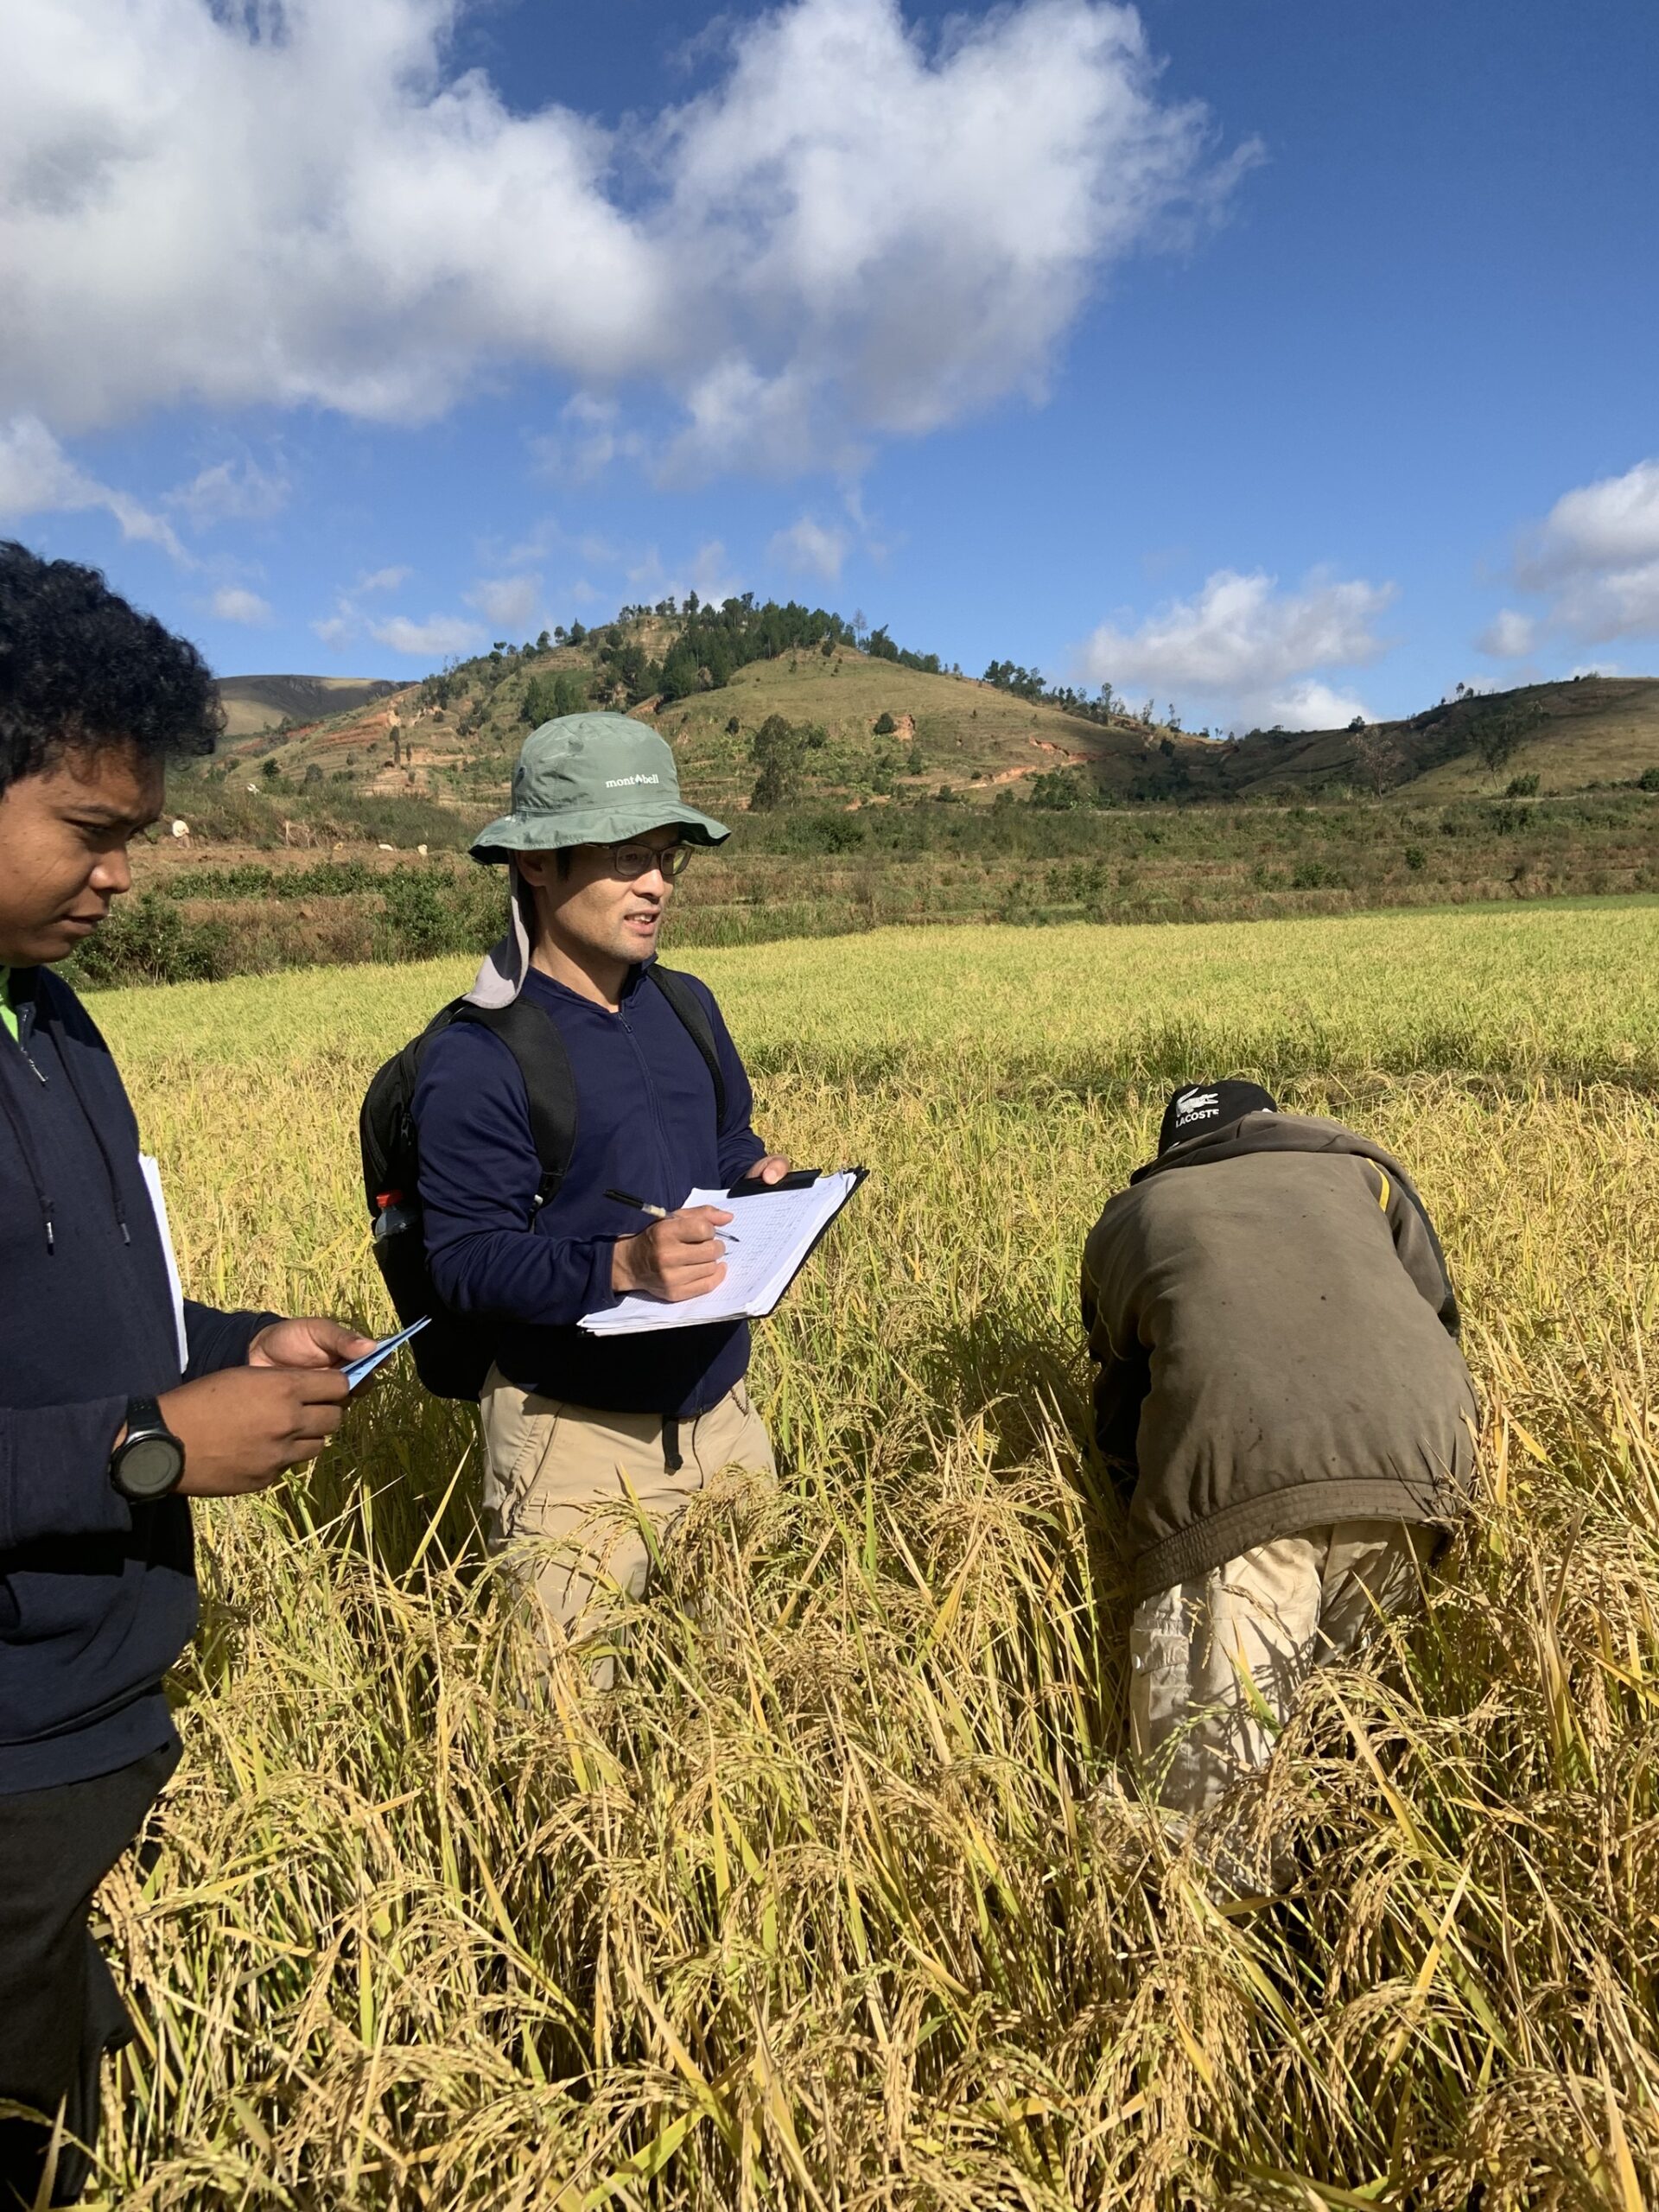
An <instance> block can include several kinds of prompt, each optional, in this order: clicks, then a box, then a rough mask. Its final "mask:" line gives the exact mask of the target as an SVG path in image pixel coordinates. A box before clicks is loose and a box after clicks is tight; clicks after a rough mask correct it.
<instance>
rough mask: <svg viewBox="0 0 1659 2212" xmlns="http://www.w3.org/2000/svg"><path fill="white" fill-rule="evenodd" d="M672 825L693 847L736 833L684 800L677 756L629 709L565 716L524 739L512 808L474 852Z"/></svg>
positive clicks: (593, 841)
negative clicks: (688, 804) (629, 714)
mask: <svg viewBox="0 0 1659 2212" xmlns="http://www.w3.org/2000/svg"><path fill="white" fill-rule="evenodd" d="M670 825H671V826H672V827H673V828H675V829H678V830H680V831H682V832H683V835H684V837H685V839H686V842H688V844H693V845H721V844H724V842H726V840H727V838H728V837H729V836H731V834H732V833H731V831H730V830H729V829H728V828H727V827H726V825H725V823H723V822H716V821H715V820H714V818H713V817H712V816H709V815H707V814H699V813H698V811H697V810H696V807H694V806H687V805H686V804H685V803H684V801H683V799H682V798H681V797H680V776H679V770H678V769H677V767H676V766H675V762H674V754H673V753H672V751H671V748H670V747H669V746H668V744H667V743H666V741H664V739H662V738H660V737H658V734H657V733H656V731H655V730H654V729H647V728H646V727H645V724H644V723H643V722H637V721H632V719H631V718H630V717H629V716H628V715H606V714H593V715H560V716H559V717H558V719H557V721H550V722H543V724H542V725H541V727H540V728H538V729H533V730H531V734H530V735H529V736H528V737H527V738H526V739H525V740H524V750H523V752H522V753H520V754H519V755H518V766H517V767H516V768H515V769H514V770H513V772H512V812H511V813H510V814H504V815H502V816H501V817H499V819H498V820H497V821H494V822H492V823H490V824H489V826H488V827H487V829H480V832H479V834H478V836H477V837H476V839H475V840H474V844H473V858H474V860H475V861H510V860H511V859H512V856H513V855H514V854H515V853H546V852H556V851H557V850H558V849H560V848H561V847H562V846H566V845H620V844H621V843H623V842H625V841H626V839H627V838H630V837H639V836H644V834H645V831H646V830H647V829H663V828H665V827H668V826H670Z"/></svg>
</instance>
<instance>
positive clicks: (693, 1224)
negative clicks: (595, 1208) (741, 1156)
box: [611, 1206, 731, 1305]
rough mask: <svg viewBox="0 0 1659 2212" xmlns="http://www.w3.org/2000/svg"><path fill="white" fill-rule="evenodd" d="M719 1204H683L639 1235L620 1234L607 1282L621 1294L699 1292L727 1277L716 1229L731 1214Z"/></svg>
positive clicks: (674, 1297)
mask: <svg viewBox="0 0 1659 2212" xmlns="http://www.w3.org/2000/svg"><path fill="white" fill-rule="evenodd" d="M730 1219H731V1215H730V1214H729V1213H724V1212H722V1211H721V1209H720V1208H719V1207H718V1206H689V1207H683V1208H682V1210H681V1211H679V1212H678V1213H671V1214H669V1215H667V1216H666V1217H664V1219H663V1220H661V1221H654V1222H652V1225H651V1227H650V1228H649V1229H647V1230H644V1231H642V1232H641V1234H640V1235H639V1236H624V1237H622V1238H621V1239H620V1241H619V1242H618V1243H617V1245H616V1246H615V1248H614V1249H613V1253H612V1255H611V1288H612V1289H613V1290H614V1291H618V1292H620V1294H623V1295H624V1296H626V1294H627V1293H628V1292H630V1291H640V1292H643V1293H644V1294H645V1296H646V1297H647V1298H664V1299H667V1300H669V1301H670V1303H671V1304H675V1305H677V1304H678V1303H679V1301H680V1300H682V1299H685V1298H701V1297H702V1294H703V1293H704V1291H706V1290H717V1289H718V1288H719V1287H720V1285H721V1283H722V1282H724V1281H725V1280H726V1247H725V1246H724V1245H723V1244H722V1243H721V1241H720V1232H721V1230H722V1229H723V1228H724V1227H725V1225H726V1224H727V1223H728V1221H729V1220H730Z"/></svg>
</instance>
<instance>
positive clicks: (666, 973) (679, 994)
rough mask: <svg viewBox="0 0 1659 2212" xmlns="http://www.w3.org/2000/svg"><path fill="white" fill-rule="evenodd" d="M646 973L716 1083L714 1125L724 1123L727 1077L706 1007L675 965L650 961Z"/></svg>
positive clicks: (719, 1126) (688, 977) (716, 1126)
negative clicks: (722, 1070) (671, 1009)
mask: <svg viewBox="0 0 1659 2212" xmlns="http://www.w3.org/2000/svg"><path fill="white" fill-rule="evenodd" d="M645 973H646V975H647V976H650V978H651V980H652V982H653V983H655V984H656V986H657V988H658V990H659V991H660V992H661V993H662V995H663V996H664V998H665V999H666V1000H667V1001H668V1002H669V1004H670V1006H671V1007H673V1009H674V1011H675V1013H676V1014H678V1016H679V1018H680V1020H681V1021H682V1023H683V1025H684V1027H685V1031H686V1033H687V1035H688V1036H689V1037H690V1039H691V1042H692V1043H693V1044H694V1045H695V1046H696V1048H697V1050H698V1051H699V1052H701V1053H702V1057H703V1059H704V1062H705V1063H706V1065H707V1066H708V1069H709V1074H710V1075H711V1076H712V1077H713V1078H714V1084H715V1128H716V1129H723V1128H725V1126H726V1078H725V1077H724V1075H723V1074H722V1073H721V1066H720V1048H719V1046H717V1045H716V1044H715V1028H714V1024H713V1023H712V1022H711V1021H710V1020H709V1009H708V1007H706V1006H704V1004H703V1002H702V1000H701V999H700V998H699V997H698V995H697V994H696V991H695V990H693V989H692V988H691V978H690V976H686V975H683V974H682V973H681V972H680V970H679V969H677V968H664V966H663V965H662V963H660V962H659V961H655V960H653V961H652V964H651V966H650V967H649V968H647V969H646V970H645Z"/></svg>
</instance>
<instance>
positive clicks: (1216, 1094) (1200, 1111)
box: [1158, 1076, 1279, 1153]
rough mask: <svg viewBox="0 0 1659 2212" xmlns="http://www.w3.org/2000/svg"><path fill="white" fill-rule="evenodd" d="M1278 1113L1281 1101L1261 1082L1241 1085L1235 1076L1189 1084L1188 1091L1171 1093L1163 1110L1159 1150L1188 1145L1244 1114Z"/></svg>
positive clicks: (1186, 1088)
mask: <svg viewBox="0 0 1659 2212" xmlns="http://www.w3.org/2000/svg"><path fill="white" fill-rule="evenodd" d="M1278 1111H1279V1101H1278V1100H1277V1099H1276V1098H1275V1097H1274V1095H1273V1093H1272V1092H1271V1091H1270V1090H1262V1086H1261V1084H1259V1083H1241V1082H1239V1081H1238V1079H1237V1078H1236V1077H1232V1076H1230V1077H1227V1078H1226V1079H1225V1080H1224V1082H1221V1083H1189V1084H1187V1085H1186V1087H1185V1090H1177V1091H1175V1092H1173V1094H1172V1096H1171V1097H1170V1102H1169V1103H1168V1105H1167V1106H1166V1107H1165V1109H1164V1120H1163V1126H1162V1127H1161V1128H1160V1130H1159V1132H1158V1149H1159V1151H1160V1153H1161V1152H1167V1151H1168V1150H1169V1148H1170V1147H1171V1145H1173V1144H1185V1141H1186V1140H1187V1139H1188V1137H1196V1136H1198V1135H1202V1134H1203V1132H1204V1131H1205V1129H1222V1128H1226V1126H1227V1124H1228V1123H1229V1122H1236V1121H1237V1119H1238V1118H1239V1116H1240V1115H1241V1114H1276V1113H1277V1112H1278Z"/></svg>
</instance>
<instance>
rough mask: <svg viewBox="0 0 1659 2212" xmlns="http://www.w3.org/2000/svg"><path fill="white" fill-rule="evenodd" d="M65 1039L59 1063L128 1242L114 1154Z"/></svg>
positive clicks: (117, 1224)
mask: <svg viewBox="0 0 1659 2212" xmlns="http://www.w3.org/2000/svg"><path fill="white" fill-rule="evenodd" d="M65 1041H66V1040H64V1039H62V1038H61V1037H60V1039H58V1061H59V1065H60V1066H61V1067H62V1069H63V1072H64V1075H65V1076H66V1077H67V1080H68V1084H69V1088H70V1090H73V1092H74V1094H75V1103H76V1105H77V1106H79V1109H80V1114H81V1119H82V1120H83V1121H84V1122H86V1126H87V1128H89V1129H90V1130H91V1131H92V1142H93V1143H94V1144H95V1145H96V1146H97V1147H98V1151H99V1158H100V1159H101V1160H103V1162H104V1173H105V1177H106V1178H107V1179H108V1181H109V1185H110V1204H111V1206H112V1207H113V1208H114V1209H115V1220H116V1226H117V1228H118V1229H119V1230H120V1231H121V1242H122V1243H124V1244H130V1243H131V1242H132V1231H131V1230H130V1229H129V1228H128V1227H127V1210H126V1207H125V1205H124V1203H123V1201H122V1198H121V1179H120V1177H119V1176H118V1174H117V1173H116V1172H115V1156H114V1154H112V1153H111V1150H110V1147H109V1146H108V1144H107V1143H106V1142H105V1137H104V1132H103V1130H102V1129H100V1128H99V1126H98V1117H97V1116H96V1115H95V1114H94V1113H93V1112H92V1108H91V1107H90V1106H89V1105H88V1104H87V1103H86V1092H85V1091H84V1090H82V1089H81V1087H80V1078H79V1076H77V1075H76V1073H75V1062H74V1056H73V1053H71V1052H67V1051H66V1050H65V1049H64V1046H65Z"/></svg>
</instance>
